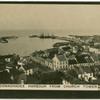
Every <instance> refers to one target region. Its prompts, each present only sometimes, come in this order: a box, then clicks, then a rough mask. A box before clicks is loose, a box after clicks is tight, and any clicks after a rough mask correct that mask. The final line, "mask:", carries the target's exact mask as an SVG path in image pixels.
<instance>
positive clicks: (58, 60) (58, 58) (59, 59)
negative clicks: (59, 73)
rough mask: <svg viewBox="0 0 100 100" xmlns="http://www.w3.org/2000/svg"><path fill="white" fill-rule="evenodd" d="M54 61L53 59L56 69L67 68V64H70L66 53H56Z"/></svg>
mask: <svg viewBox="0 0 100 100" xmlns="http://www.w3.org/2000/svg"><path fill="white" fill-rule="evenodd" d="M52 61H53V62H52V63H53V66H54V70H57V69H66V66H67V64H68V60H67V58H66V56H65V55H57V54H55V56H54V57H53V58H52Z"/></svg>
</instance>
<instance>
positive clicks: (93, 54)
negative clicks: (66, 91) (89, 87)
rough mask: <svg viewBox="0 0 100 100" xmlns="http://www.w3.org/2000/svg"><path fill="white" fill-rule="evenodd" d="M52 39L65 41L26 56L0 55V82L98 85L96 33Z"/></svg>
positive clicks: (99, 62) (99, 56)
mask: <svg viewBox="0 0 100 100" xmlns="http://www.w3.org/2000/svg"><path fill="white" fill-rule="evenodd" d="M53 37H54V36H53ZM49 38H52V37H49ZM55 38H57V39H61V40H65V42H58V43H55V44H54V45H53V47H52V48H49V49H46V50H40V51H35V52H33V53H31V54H30V55H29V56H24V57H21V56H19V55H17V54H9V55H3V56H2V55H1V56H0V84H100V51H99V43H100V41H97V40H99V39H97V38H98V36H74V35H72V36H71V37H70V38H68V37H67V38H66V37H57V36H56V37H55ZM53 39H54V38H53Z"/></svg>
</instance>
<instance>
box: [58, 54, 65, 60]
mask: <svg viewBox="0 0 100 100" xmlns="http://www.w3.org/2000/svg"><path fill="white" fill-rule="evenodd" d="M57 58H58V59H59V60H60V61H66V57H65V56H64V55H57Z"/></svg>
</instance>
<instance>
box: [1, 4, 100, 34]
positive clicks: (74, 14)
mask: <svg viewBox="0 0 100 100" xmlns="http://www.w3.org/2000/svg"><path fill="white" fill-rule="evenodd" d="M1 30H44V31H45V30H50V31H60V32H61V31H62V32H73V33H74V32H75V33H80V34H81V33H91V34H92V33H94V34H99V33H100V5H77V4H76V5H71V4H70V5H68V4H66V5H65V4H64V5H63V4H62V5H61V4H54V5H52V4H0V31H1Z"/></svg>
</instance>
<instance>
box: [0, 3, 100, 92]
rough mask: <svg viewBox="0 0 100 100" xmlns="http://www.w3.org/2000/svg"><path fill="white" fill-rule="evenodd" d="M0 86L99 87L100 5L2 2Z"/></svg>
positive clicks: (44, 87) (41, 88)
mask: <svg viewBox="0 0 100 100" xmlns="http://www.w3.org/2000/svg"><path fill="white" fill-rule="evenodd" d="M0 89H13V90H14V89H18V90H19V89H22V90H23V89H29V90H48V89H49V90H97V91H98V90H99V89H100V5H96V4H90V5H87V4H43V3H42V4H38V3H37V4H34V3H33V4H16V3H15V4H10V3H9V4H2V3H1V4H0Z"/></svg>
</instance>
